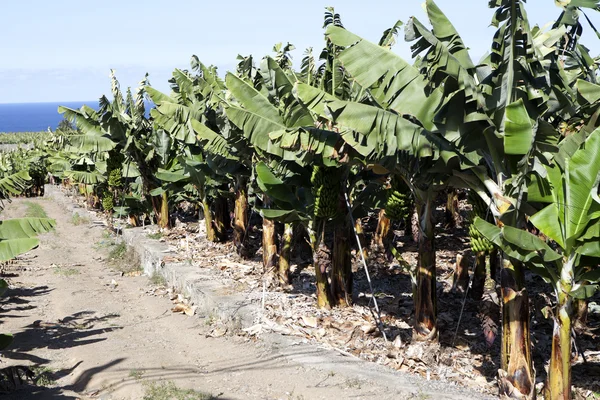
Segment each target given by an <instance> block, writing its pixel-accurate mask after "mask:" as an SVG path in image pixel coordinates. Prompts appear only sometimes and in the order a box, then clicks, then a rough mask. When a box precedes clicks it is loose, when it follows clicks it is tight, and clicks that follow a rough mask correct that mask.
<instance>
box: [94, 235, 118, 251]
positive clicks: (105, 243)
mask: <svg viewBox="0 0 600 400" xmlns="http://www.w3.org/2000/svg"><path fill="white" fill-rule="evenodd" d="M115 244H116V242H115V238H114V236H113V234H112V233H111V232H110V231H108V230H105V231H104V232H102V239H101V240H99V241H97V242H96V243H95V244H94V248H95V249H96V250H98V249H103V248H107V247H111V246H114V245H115Z"/></svg>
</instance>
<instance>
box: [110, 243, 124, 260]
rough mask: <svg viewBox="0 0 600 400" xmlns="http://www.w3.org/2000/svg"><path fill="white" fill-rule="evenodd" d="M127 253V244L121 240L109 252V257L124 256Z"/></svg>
mask: <svg viewBox="0 0 600 400" xmlns="http://www.w3.org/2000/svg"><path fill="white" fill-rule="evenodd" d="M125 253H127V245H126V244H125V242H120V243H118V244H116V245H115V246H114V247H113V248H112V250H111V251H110V253H109V254H108V258H110V259H111V260H112V259H115V260H116V259H119V258H123V257H124V256H125Z"/></svg>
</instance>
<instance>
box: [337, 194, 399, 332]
mask: <svg viewBox="0 0 600 400" xmlns="http://www.w3.org/2000/svg"><path fill="white" fill-rule="evenodd" d="M344 198H345V199H346V207H347V208H348V214H349V215H350V222H351V223H352V232H354V237H355V238H356V243H357V244H358V252H359V254H360V259H361V261H362V263H363V267H364V268H365V275H366V276H367V281H368V282H369V290H370V291H371V300H372V301H373V304H374V305H375V312H376V313H377V315H375V314H374V313H373V310H371V313H372V314H373V319H375V323H376V324H377V328H379V332H381V336H383V340H384V341H385V342H386V343H387V341H388V340H387V336H386V335H385V331H384V330H383V323H382V322H381V312H380V311H379V305H378V304H377V299H376V298H375V293H374V292H373V284H372V283H371V275H370V274H369V268H367V260H365V255H364V254H363V250H362V246H361V244H360V239H359V237H358V234H357V233H356V226H355V221H354V217H353V216H352V207H350V201H349V200H348V193H346V192H345V191H344ZM371 300H369V308H371V307H370V305H371Z"/></svg>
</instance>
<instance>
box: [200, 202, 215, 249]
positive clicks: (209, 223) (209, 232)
mask: <svg viewBox="0 0 600 400" xmlns="http://www.w3.org/2000/svg"><path fill="white" fill-rule="evenodd" d="M202 210H203V213H204V225H205V226H206V238H207V239H208V240H210V241H211V242H218V241H219V240H218V239H217V232H216V231H215V227H214V225H213V218H212V211H211V209H210V203H209V202H208V199H207V198H206V197H205V198H203V199H202Z"/></svg>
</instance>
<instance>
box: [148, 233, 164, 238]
mask: <svg viewBox="0 0 600 400" xmlns="http://www.w3.org/2000/svg"><path fill="white" fill-rule="evenodd" d="M146 236H148V239H154V240H158V239H161V238H162V237H163V234H162V233H161V232H154V233H149V234H148V235H146Z"/></svg>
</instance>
